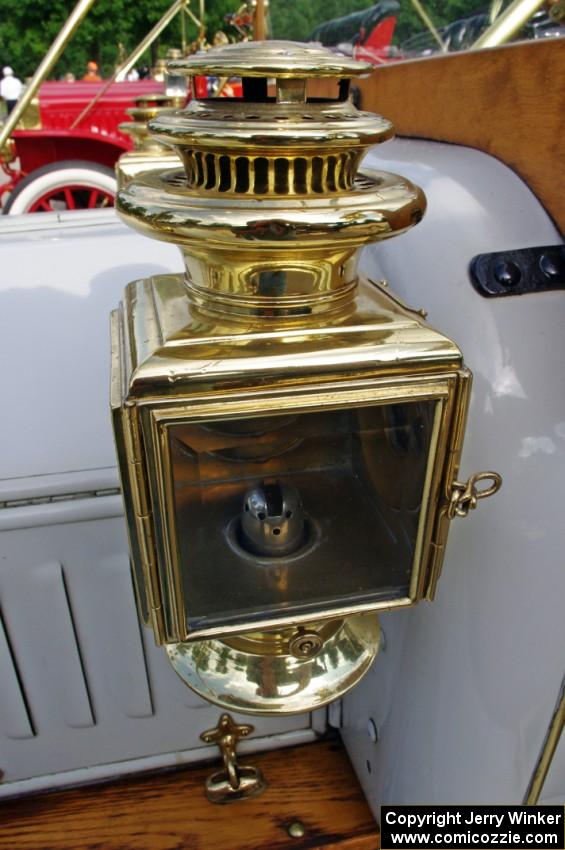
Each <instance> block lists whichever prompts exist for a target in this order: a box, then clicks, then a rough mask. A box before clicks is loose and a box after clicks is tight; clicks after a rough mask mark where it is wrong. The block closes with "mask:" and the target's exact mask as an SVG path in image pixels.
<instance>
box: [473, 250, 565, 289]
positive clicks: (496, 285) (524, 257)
mask: <svg viewBox="0 0 565 850" xmlns="http://www.w3.org/2000/svg"><path fill="white" fill-rule="evenodd" d="M469 271H470V275H471V282H472V284H473V286H474V287H475V289H476V290H477V292H479V293H480V294H481V295H483V296H484V297H485V298H500V297H503V296H506V295H527V294H528V293H533V292H547V291H553V290H556V289H565V245H548V246H545V247H542V248H519V249H518V250H516V251H497V252H496V253H493V254H477V256H476V257H473V259H472V260H471V264H470V267H469Z"/></svg>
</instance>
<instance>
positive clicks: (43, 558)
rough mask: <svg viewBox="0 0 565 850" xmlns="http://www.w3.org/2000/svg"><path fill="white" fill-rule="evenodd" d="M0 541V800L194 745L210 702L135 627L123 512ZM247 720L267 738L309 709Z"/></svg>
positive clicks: (213, 716) (213, 712) (295, 725)
mask: <svg viewBox="0 0 565 850" xmlns="http://www.w3.org/2000/svg"><path fill="white" fill-rule="evenodd" d="M93 501H96V502H97V515H98V517H99V516H100V506H99V503H100V501H101V500H100V499H96V500H93ZM83 505H84V502H82V503H81V511H83V510H84V508H83V507H82V506H83ZM36 516H37V510H36V511H35V513H34V517H36ZM81 516H82V514H81ZM58 519H59V520H60V519H61V515H60V512H59V513H58ZM0 546H1V549H2V555H3V558H2V560H1V561H0V611H1V612H2V617H3V621H0V626H1V625H2V622H3V629H2V628H0V682H1V687H0V769H1V770H3V771H4V775H5V778H4V784H3V785H0V796H1V795H2V793H3V792H4V791H6V790H8V791H9V787H8V786H9V783H10V782H13V781H16V780H20V779H26V778H30V777H38V776H45V775H52V774H61V773H63V772H65V771H72V770H77V769H80V768H90V767H94V766H103V765H109V766H111V765H114V766H115V767H114V768H113V769H112V768H111V767H109V768H108V774H109V775H110V774H111V773H112V772H113V770H115V771H118V772H119V770H120V768H119V765H118V763H119V762H123V761H129V760H132V759H136V758H142V757H145V756H158V755H160V754H165V753H174V752H177V751H186V750H190V749H198V750H201V748H202V742H201V741H200V739H199V735H200V732H202V730H203V729H207V728H209V727H211V726H213V725H215V723H216V722H217V720H218V716H219V709H217V708H215V707H214V706H211V705H209V704H208V703H205V702H204V701H202V700H201V699H200V698H199V697H198V696H196V694H195V693H193V691H191V690H190V689H189V688H187V687H186V685H184V684H183V683H182V682H181V681H180V679H179V678H178V677H177V676H176V674H175V673H174V671H173V670H172V668H171V667H170V665H169V664H168V662H167V660H166V657H165V653H164V652H163V650H162V649H160V648H158V647H156V646H155V645H154V642H153V638H152V635H151V633H150V632H149V631H148V630H147V629H141V628H140V626H139V621H138V618H137V613H136V608H135V599H134V592H133V586H132V580H131V573H130V569H129V560H128V556H127V544H126V539H125V524H124V520H123V517H121V516H118V517H116V516H110V517H108V518H107V519H99V518H96V519H92V520H87V521H80V522H76V521H74V522H73V521H69V522H66V523H65V522H58V523H57V524H55V525H54V524H48V523H46V524H45V525H43V526H40V527H32V528H25V529H19V530H13V531H4V532H2V535H1V542H0ZM236 716H237V715H236ZM242 719H243V718H242ZM253 723H254V725H255V727H256V733H255V734H256V735H257V736H265V735H279V734H281V733H285V732H292V731H294V730H302V729H308V728H309V727H310V715H301V716H297V717H290V718H280V719H279V718H277V719H271V718H266V719H261V718H256V719H254V721H253ZM63 781H66V782H69V781H73V778H72V776H70V777H69V778H68V779H67V778H65V777H63Z"/></svg>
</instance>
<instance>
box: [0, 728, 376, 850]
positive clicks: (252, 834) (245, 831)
mask: <svg viewBox="0 0 565 850" xmlns="http://www.w3.org/2000/svg"><path fill="white" fill-rule="evenodd" d="M243 761H244V763H247V764H256V765H257V766H258V767H260V768H261V770H262V771H263V774H264V776H265V778H266V780H267V782H268V788H267V790H266V791H265V792H264V793H263V794H262V795H261V796H259V797H256V798H254V799H249V800H239V801H237V802H234V803H229V804H227V805H222V806H220V805H213V804H211V803H209V802H208V801H207V799H206V796H205V793H204V782H205V779H206V777H207V776H208V774H209V773H210V772H211V770H212V769H213V768H214V767H215V768H216V769H218V768H217V765H207V766H204V767H198V768H191V769H182V770H177V771H173V772H168V773H165V774H163V773H161V774H157V775H153V776H151V777H145V778H143V779H129V780H121V781H119V782H113V783H112V784H109V785H102V786H101V785H99V786H91V787H89V788H82V789H76V790H71V791H57V792H50V793H46V794H41V795H36V796H34V797H27V798H24V799H21V800H15V801H6V802H4V803H2V804H1V805H0V848H1V850H306V848H308V850H315V848H324V850H378V848H379V847H380V842H379V834H378V829H377V826H376V824H375V822H374V820H373V817H372V815H371V812H370V810H369V807H368V805H367V803H366V801H365V798H364V796H363V793H362V791H361V788H360V786H359V783H358V781H357V777H356V776H355V774H354V772H353V769H352V767H351V764H350V762H349V759H348V757H347V754H346V753H345V750H344V748H343V746H342V744H341V743H339V742H338V741H324V742H319V743H313V744H308V745H306V746H302V747H294V748H292V749H284V750H276V751H273V752H269V753H262V754H260V755H257V756H246V757H245V758H244V759H243ZM294 821H301V822H302V823H303V824H304V826H305V829H306V834H305V836H304V837H303V838H291V837H290V836H289V834H288V827H289V825H290V824H291V823H293V822H294Z"/></svg>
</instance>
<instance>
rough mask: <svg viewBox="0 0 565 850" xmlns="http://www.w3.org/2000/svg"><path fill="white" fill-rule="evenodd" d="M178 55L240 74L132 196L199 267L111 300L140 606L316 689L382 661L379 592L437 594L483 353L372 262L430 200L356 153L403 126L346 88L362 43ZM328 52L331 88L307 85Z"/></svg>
mask: <svg viewBox="0 0 565 850" xmlns="http://www.w3.org/2000/svg"><path fill="white" fill-rule="evenodd" d="M172 64H173V65H174V66H175V68H176V70H177V71H178V72H181V73H184V74H188V75H195V74H214V75H217V76H221V77H229V76H232V75H240V76H241V77H242V81H243V99H231V100H230V99H221V100H220V99H218V100H214V99H208V100H203V101H198V100H196V99H193V100H191V102H190V103H189V105H188V107H187V108H186V109H185V110H182V111H177V112H175V113H167V114H163V115H160V116H159V117H157V118H156V119H155V120H154V121H152V122H151V123H150V129H151V131H152V133H153V134H155V136H156V138H157V139H158V141H160V142H162V143H165V144H168V145H171V146H173V147H174V148H175V150H176V151H177V153H178V155H179V156H180V158H181V159H182V162H183V166H184V169H177V170H174V171H168V172H164V173H159V174H158V173H156V172H152V173H151V174H148V175H145V176H143V177H138V178H137V179H136V180H133V181H132V182H130V183H129V184H128V185H127V187H126V188H125V189H124V190H123V191H122V192H120V194H119V195H118V199H117V208H118V211H119V213H120V215H121V216H122V217H123V218H124V219H125V221H126V222H128V223H129V224H130V225H132V226H133V227H135V228H137V229H139V230H141V231H142V232H143V233H146V234H147V235H148V236H151V237H153V238H158V239H163V240H166V241H171V242H174V243H175V244H177V245H179V247H180V248H181V251H182V253H183V256H184V259H185V266H186V272H185V274H184V275H160V276H156V277H152V278H149V279H147V280H141V281H136V282H133V283H131V284H130V285H129V286H128V287H127V289H126V291H125V295H124V299H123V303H122V305H121V306H120V309H119V311H115V312H114V313H113V315H112V410H113V422H114V430H115V435H116V443H117V448H118V457H119V462H120V469H121V476H122V483H123V492H124V500H125V507H126V515H127V521H128V529H129V537H130V545H131V554H132V563H133V567H134V573H135V576H136V586H137V591H138V599H139V606H140V611H141V615H142V618H143V620H144V622H145V623H146V624H147V625H148V626H150V627H151V628H152V629H153V631H154V634H155V638H156V641H157V643H158V644H162V645H165V647H166V651H167V654H168V657H169V659H170V661H171V663H172V665H173V667H174V668H175V670H176V671H177V672H178V673H179V675H181V677H182V678H183V679H184V681H185V682H186V683H187V684H189V685H190V686H191V687H192V688H194V689H195V690H196V691H197V692H198V693H200V694H201V695H202V696H204V697H205V698H207V699H209V700H211V701H212V702H215V703H217V704H219V705H222V706H224V707H228V708H233V709H235V710H238V711H247V712H250V713H255V714H273V713H281V714H284V713H293V712H299V711H306V710H311V709H313V708H317V707H319V706H321V705H324V704H325V703H327V702H330V701H331V700H332V699H335V698H337V697H338V696H340V695H341V694H342V693H344V692H345V691H346V690H348V689H349V688H350V687H352V686H353V685H354V684H355V683H356V682H357V681H359V679H360V678H361V677H362V676H363V675H364V673H365V672H366V671H367V669H368V668H369V666H370V664H371V662H372V660H373V658H374V656H375V654H376V652H377V650H378V645H379V636H380V630H379V626H378V621H377V617H376V614H377V612H378V611H379V610H390V609H394V608H400V607H405V606H409V605H413V604H415V603H416V602H418V601H419V600H421V599H432V598H433V596H434V593H435V588H436V584H437V580H438V577H439V573H440V570H441V564H442V559H443V552H444V546H445V541H446V536H447V529H448V526H449V521H450V517H451V516H453V515H454V504H455V503H454V496H453V494H454V492H456V493H457V495H458V497H459V496H460V495H461V492H460V489H457V488H455V490H454V487H455V484H457V473H458V467H459V458H460V452H461V447H462V441H463V434H464V426H465V418H466V412H467V403H468V398H469V390H470V373H469V372H468V370H467V369H466V368H465V367H464V365H463V360H462V355H461V352H460V351H459V349H458V347H457V346H456V345H455V343H453V342H452V341H451V340H449V339H448V338H447V337H445V336H443V335H442V334H441V333H439V332H438V331H436V330H434V329H432V328H430V327H429V326H428V325H426V324H425V322H424V321H423V319H422V316H421V315H420V314H419V313H418V312H416V311H414V310H411V309H409V308H408V307H406V306H405V305H403V304H401V303H400V302H399V301H398V299H396V298H395V297H394V296H393V295H392V294H391V293H390V292H389V290H388V287H387V286H386V285H385V284H384V283H383V282H378V281H369V280H365V279H362V278H360V277H359V275H358V273H357V252H358V249H359V248H360V247H361V246H362V245H364V244H366V243H369V242H373V241H376V240H379V239H384V238H390V237H392V236H395V235H398V234H401V233H402V232H404V231H405V230H407V229H408V228H410V227H411V226H413V225H414V224H416V223H417V222H418V221H419V220H420V218H421V216H422V215H423V212H424V209H425V199H424V196H423V193H422V192H421V190H420V189H418V188H417V187H416V186H414V185H412V184H411V183H410V182H409V181H407V180H405V179H403V178H401V177H398V176H396V175H391V174H386V173H383V172H374V171H371V172H368V171H359V164H360V160H361V158H362V156H363V154H364V152H365V150H366V149H367V147H368V146H369V145H372V144H375V143H378V142H381V141H385V140H386V139H387V138H390V137H391V135H392V127H391V125H390V124H389V122H387V121H386V120H385V119H383V118H380V117H378V116H375V115H372V114H367V113H363V112H359V111H358V110H356V109H355V107H354V106H353V105H352V103H351V101H350V100H349V98H348V86H349V81H350V79H351V78H352V77H354V76H357V75H359V74H364V73H367V72H368V70H369V66H367V65H363V64H361V63H358V62H354V61H353V60H350V59H347V58H345V57H336V56H335V55H333V54H331V53H330V52H329V51H325V50H322V49H318V48H312V47H308V46H304V45H293V44H292V43H287V42H267V43H265V44H261V43H257V42H252V43H244V44H241V45H230V46H228V47H222V48H217V49H212V50H210V51H208V52H207V53H206V54H196V55H195V56H192V57H191V58H190V59H189V60H182V61H179V62H175V63H172ZM320 77H328V78H332V77H333V78H335V79H336V97H335V99H333V100H320V99H312V98H309V97H308V87H307V80H308V79H310V78H320ZM269 79H274V80H275V84H274V90H272V89H271V88H269V84H268V80H269ZM460 486H461V485H459V488H460ZM491 489H495V488H491ZM246 512H247V513H246Z"/></svg>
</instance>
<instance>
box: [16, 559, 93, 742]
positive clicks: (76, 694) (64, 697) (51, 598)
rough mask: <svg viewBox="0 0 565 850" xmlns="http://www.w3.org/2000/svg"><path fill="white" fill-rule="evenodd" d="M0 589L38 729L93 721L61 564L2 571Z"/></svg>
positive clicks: (17, 663)
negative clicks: (3, 572)
mask: <svg viewBox="0 0 565 850" xmlns="http://www.w3.org/2000/svg"><path fill="white" fill-rule="evenodd" d="M1 589H2V608H3V611H4V622H5V625H6V628H7V630H8V634H9V639H10V644H11V647H12V652H13V657H14V661H15V663H16V665H17V667H18V670H19V676H20V679H21V681H22V684H23V687H24V689H25V692H26V694H27V697H28V700H29V701H30V704H31V705H32V706H34V707H35V708H34V709H32V712H33V715H34V718H35V727H36V731H37V732H38V734H40V733H42V732H47V731H48V730H51V729H54V728H56V727H60V726H63V725H66V726H70V727H74V728H82V727H85V726H93V725H94V716H93V712H92V706H91V702H90V696H89V693H88V687H87V684H86V681H85V676H84V673H83V667H82V659H81V653H80V647H79V645H78V643H77V640H76V635H75V626H74V622H73V616H72V612H71V610H70V608H69V604H68V596H67V588H66V584H65V578H64V573H63V569H62V566H61V564H57V563H46V564H39V565H34V566H33V567H32V568H28V569H24V570H18V571H15V570H12V571H10V572H9V573H8V574H7V575H3V576H2V578H1ZM22 614H23V616H22Z"/></svg>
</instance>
